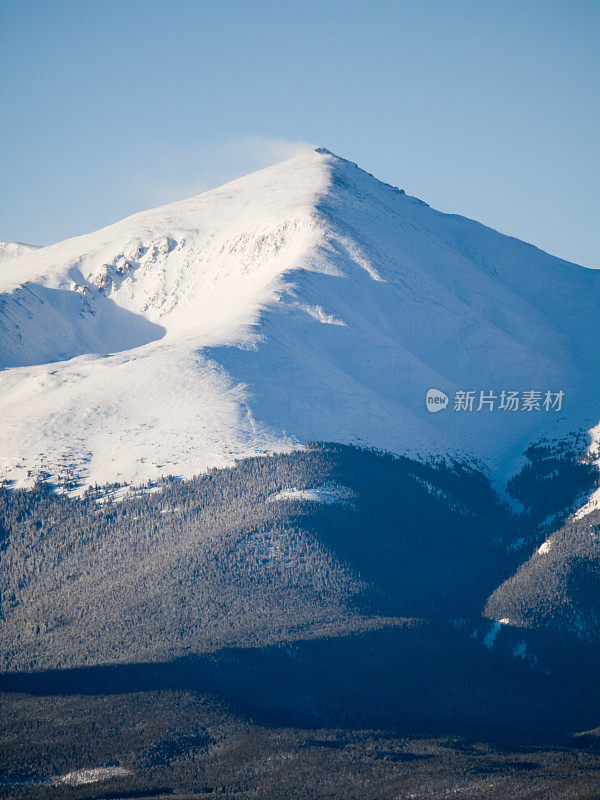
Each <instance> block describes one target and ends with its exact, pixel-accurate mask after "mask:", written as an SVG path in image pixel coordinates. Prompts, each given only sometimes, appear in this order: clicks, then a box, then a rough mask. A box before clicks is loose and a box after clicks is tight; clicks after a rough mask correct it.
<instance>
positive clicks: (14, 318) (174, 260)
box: [0, 149, 600, 484]
mask: <svg viewBox="0 0 600 800" xmlns="http://www.w3.org/2000/svg"><path fill="white" fill-rule="evenodd" d="M0 292H1V294H0V334H1V339H0V367H4V368H5V369H4V370H3V371H1V372H0V411H1V414H2V419H3V422H4V424H3V426H2V428H1V430H0V454H1V457H0V471H1V473H2V475H3V476H4V477H7V478H10V479H13V480H15V481H17V482H18V483H23V482H26V481H27V480H28V473H29V480H30V479H31V475H32V474H35V472H37V471H39V470H42V469H43V470H46V471H47V472H49V473H50V474H51V475H52V476H55V477H56V476H58V475H60V474H64V473H65V472H68V471H71V472H75V473H77V474H78V475H79V476H80V478H81V480H82V482H83V484H90V483H95V482H98V483H103V482H106V481H120V482H141V481H144V480H147V479H152V478H155V477H157V476H159V475H161V474H169V473H170V474H177V475H186V476H187V475H191V474H194V473H197V472H199V471H201V470H203V469H205V468H207V467H209V466H212V465H222V464H227V463H231V462H232V460H233V459H235V458H236V457H239V456H242V455H249V454H254V453H260V452H269V451H272V450H282V449H286V448H289V447H293V446H296V445H297V444H298V443H299V442H302V441H307V440H329V441H340V442H354V443H359V444H366V445H374V446H376V447H379V448H383V449H387V450H392V451H394V452H399V453H408V454H411V455H415V454H418V455H429V454H437V453H445V452H453V453H460V454H468V455H474V456H476V457H478V458H480V459H482V460H483V461H485V462H486V463H487V464H488V465H489V467H490V468H491V470H492V471H494V472H495V473H496V475H497V476H503V475H506V474H508V473H509V472H510V470H511V469H512V467H513V466H514V464H515V463H516V462H517V460H518V458H519V457H520V455H521V453H522V452H523V450H524V449H525V447H526V446H527V445H528V444H529V442H531V441H532V440H533V439H534V438H535V437H537V436H539V435H540V434H544V433H547V434H549V435H551V436H555V435H556V436H562V435H564V434H566V433H567V432H569V431H571V430H574V429H579V428H581V426H586V427H591V426H592V425H594V424H596V423H597V422H598V419H600V382H599V381H597V379H596V353H597V352H599V345H600V324H599V322H598V315H597V308H598V307H599V301H600V275H598V274H597V273H596V272H594V271H592V270H587V269H584V268H582V267H578V266H575V265H573V264H569V263H567V262H564V261H561V260H560V259H557V258H554V257H552V256H549V255H547V254H545V253H543V252H541V251H540V250H537V249H536V248H534V247H532V246H530V245H527V244H524V243H522V242H519V241H517V240H515V239H512V238H509V237H506V236H503V235H501V234H499V233H497V232H495V231H493V230H491V229H489V228H486V227H484V226H482V225H480V224H479V223H476V222H472V221H470V220H467V219H464V218H461V217H457V216H452V215H445V214H441V213H439V212H437V211H434V210H433V209H431V208H429V206H427V205H426V204H425V203H422V202H421V201H419V200H417V199H415V198H411V197H408V196H406V195H405V194H404V193H403V192H401V191H399V190H397V189H395V188H393V187H391V186H388V185H386V184H383V183H381V182H379V181H377V180H376V179H375V178H374V177H373V176H371V175H369V174H367V173H365V172H364V171H362V170H360V169H359V168H358V167H357V166H356V165H355V164H352V163H350V162H348V161H345V160H343V159H340V158H338V157H337V156H335V155H333V154H331V153H329V152H328V151H325V150H321V149H319V150H314V151H310V152H307V153H306V154H303V155H301V156H298V157H296V158H293V159H291V160H289V161H286V162H284V163H282V164H279V165H277V166H274V167H270V168H268V169H266V170H263V171H261V172H258V173H255V174H253V175H249V176H247V177H244V178H241V179H239V180H237V181H234V182H232V183H230V184H227V185H225V186H223V187H221V188H219V189H216V190H214V191H211V192H207V193H205V194H202V195H199V196H198V197H194V198H192V199H190V200H185V201H183V202H179V203H174V204H172V205H169V206H165V207H163V208H159V209H155V210H152V211H147V212H142V213H140V214H136V215H134V216H132V217H129V218H128V219H125V220H123V221H122V222H119V223H117V224H115V225H112V226H110V227H108V228H104V229H102V230H100V231H97V232H96V233H92V234H89V235H86V236H81V237H77V238H74V239H70V240H67V241H65V242H61V243H59V244H56V245H53V246H51V247H45V248H43V249H40V250H37V251H34V252H30V253H24V254H22V255H20V256H19V257H17V258H15V259H13V260H11V261H9V262H7V263H5V264H4V265H3V267H2V270H1V271H0ZM430 388H437V389H440V390H442V391H444V392H446V393H447V394H448V396H449V397H450V403H449V406H448V408H446V409H445V410H443V411H441V412H440V413H436V414H431V413H429V412H428V411H427V409H426V406H425V395H426V392H427V390H428V389H430ZM460 390H465V391H467V390H470V391H474V392H475V393H476V402H475V406H474V408H477V405H478V400H479V392H480V391H486V392H489V391H493V392H495V393H496V394H498V395H499V394H500V392H501V391H502V390H505V391H519V392H526V391H529V390H537V391H540V392H545V391H547V390H550V391H552V392H558V391H563V392H564V400H563V410H562V411H560V412H557V411H544V410H543V408H542V409H540V410H539V411H531V412H527V411H521V410H519V411H517V412H514V411H513V412H510V411H502V410H499V409H498V408H496V409H495V410H494V411H493V412H490V411H489V410H487V406H486V407H484V410H481V411H476V410H473V411H470V412H458V411H454V410H453V409H452V400H453V397H454V394H455V392H457V391H460Z"/></svg>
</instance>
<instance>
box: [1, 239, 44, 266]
mask: <svg viewBox="0 0 600 800" xmlns="http://www.w3.org/2000/svg"><path fill="white" fill-rule="evenodd" d="M39 249H40V248H39V247H37V245H35V244H23V242H0V264H4V263H5V262H6V261H12V260H13V258H18V257H19V256H23V255H27V253H33V252H34V251H35V250H39Z"/></svg>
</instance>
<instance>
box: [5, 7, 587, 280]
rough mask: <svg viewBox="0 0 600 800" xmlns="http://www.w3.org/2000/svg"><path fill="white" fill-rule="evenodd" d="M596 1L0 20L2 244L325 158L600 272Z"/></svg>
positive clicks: (151, 10)
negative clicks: (294, 161) (306, 155)
mask: <svg viewBox="0 0 600 800" xmlns="http://www.w3.org/2000/svg"><path fill="white" fill-rule="evenodd" d="M599 43H600V2H598V1H597V0H589V1H588V2H582V1H578V0H568V1H566V2H552V0H545V1H544V2H535V0H534V1H532V0H529V1H528V2H525V1H524V0H520V1H519V2H516V1H514V2H513V1H512V0H502V2H494V0H486V1H484V0H478V1H477V2H475V1H473V2H471V0H455V2H441V1H437V2H433V1H429V0H421V1H420V2H416V0H415V2H403V1H402V0H397V2H388V1H387V0H371V1H370V2H362V1H360V2H359V1H358V0H347V1H346V2H338V0H321V2H313V0H303V1H302V2H300V1H299V0H298V1H296V0H294V1H292V0H279V1H278V2H261V0H256V2H252V1H251V0H246V2H238V1H237V0H220V2H213V0H205V1H203V0H197V1H196V2H185V1H182V0H170V2H162V0H161V1H158V0H119V2H112V0H102V1H101V0H96V1H95V2H94V1H92V0H77V1H76V2H64V1H61V0H54V1H53V2H31V1H30V0H18V1H17V0H3V2H2V4H0V75H1V76H2V77H1V78H0V81H1V96H0V103H1V106H0V107H1V108H2V114H3V123H2V126H1V128H0V141H1V145H0V170H1V173H0V174H1V175H2V185H3V191H2V192H1V193H0V239H3V240H14V239H16V240H21V241H26V242H32V243H42V244H49V243H51V242H54V241H57V240H60V239H62V238H65V237H67V236H72V235H75V234H78V233H86V232H88V231H90V230H93V229H95V228H99V227H101V226H103V225H106V224H108V223H110V222H113V221H116V220H117V219H119V218H121V217H123V216H126V215H127V214H130V213H133V212H135V211H138V210H141V209H143V208H148V207H152V206H155V205H160V204H162V203H165V202H169V201H171V200H175V199H181V198H183V197H186V196H190V195H192V194H195V193H197V192H200V191H203V190H205V189H207V188H211V187H212V186H215V185H218V184H220V183H222V182H224V181H225V180H228V179H231V178H233V177H236V176H237V175H240V174H243V173H245V172H248V171H251V170H253V169H257V168H260V167H262V166H265V165H267V164H269V163H273V162H274V161H277V160H281V159H282V158H284V157H286V156H287V155H288V154H291V153H293V152H294V151H295V149H296V147H297V145H298V143H302V142H307V143H312V144H317V145H324V146H326V147H328V148H330V149H331V150H333V151H335V152H336V153H338V154H339V155H342V156H344V157H346V158H350V159H351V160H353V161H356V162H357V163H359V164H360V166H362V167H364V168H365V169H367V170H369V171H370V172H373V173H375V174H376V175H377V176H378V177H380V178H382V179H384V180H386V181H387V182H389V183H393V184H396V185H398V186H400V187H402V188H404V189H406V190H407V191H408V192H409V193H411V194H415V195H417V196H418V197H421V198H422V199H424V200H426V201H427V202H428V203H430V204H431V205H433V206H434V207H436V208H439V209H441V210H444V211H454V212H458V213H462V214H465V215H467V216H469V217H473V218H475V219H479V220H481V221H482V222H485V223H487V224H489V225H491V226H492V227H495V228H497V229H499V230H501V231H503V232H505V233H510V234H513V235H516V236H519V237H520V238H522V239H525V240H527V241H530V242H533V243H534V244H537V245H539V246H540V247H542V248H544V249H545V250H548V251H550V252H552V253H555V254H557V255H560V256H562V257H563V258H567V259H570V260H573V261H577V262H578V263H582V264H584V265H586V266H595V267H598V266H600V252H599V249H600V248H599V244H600V224H599V220H600V213H599V212H600V189H599V186H600V154H599V149H600V136H599V133H598V131H599V129H600V100H599V93H600V88H599V87H600V44H599Z"/></svg>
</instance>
